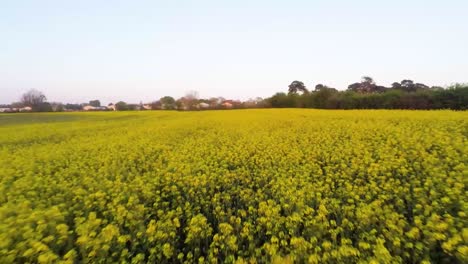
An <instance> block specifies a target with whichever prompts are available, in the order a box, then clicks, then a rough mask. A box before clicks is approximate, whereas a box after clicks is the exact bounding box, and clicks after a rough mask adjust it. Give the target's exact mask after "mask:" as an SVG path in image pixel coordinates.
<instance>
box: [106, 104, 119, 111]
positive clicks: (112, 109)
mask: <svg viewBox="0 0 468 264" xmlns="http://www.w3.org/2000/svg"><path fill="white" fill-rule="evenodd" d="M107 109H109V110H111V111H117V107H116V106H115V104H113V103H110V104H109V105H108V106H107Z"/></svg>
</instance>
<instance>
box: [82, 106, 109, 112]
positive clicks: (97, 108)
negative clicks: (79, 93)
mask: <svg viewBox="0 0 468 264" xmlns="http://www.w3.org/2000/svg"><path fill="white" fill-rule="evenodd" d="M83 110H84V111H106V110H109V109H108V108H107V107H106V106H92V105H85V106H83Z"/></svg>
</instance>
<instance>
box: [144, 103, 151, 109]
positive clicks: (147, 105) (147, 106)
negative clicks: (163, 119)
mask: <svg viewBox="0 0 468 264" xmlns="http://www.w3.org/2000/svg"><path fill="white" fill-rule="evenodd" d="M143 109H145V110H151V109H153V107H152V106H151V105H150V104H145V105H143Z"/></svg>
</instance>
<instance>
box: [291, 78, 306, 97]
mask: <svg viewBox="0 0 468 264" xmlns="http://www.w3.org/2000/svg"><path fill="white" fill-rule="evenodd" d="M288 87H289V90H288V92H289V93H290V94H295V93H297V92H302V93H308V92H309V91H308V90H307V88H306V87H305V85H304V83H303V82H301V81H293V82H292V83H291V84H290V85H289V86H288Z"/></svg>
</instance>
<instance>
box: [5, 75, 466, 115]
mask: <svg viewBox="0 0 468 264" xmlns="http://www.w3.org/2000/svg"><path fill="white" fill-rule="evenodd" d="M243 108H318V109H427V110H429V109H453V110H466V109H468V84H454V85H451V86H448V87H445V88H444V87H440V86H432V87H429V86H427V85H425V84H423V83H418V82H414V81H413V80H408V79H405V80H402V81H401V82H394V83H392V85H391V87H385V86H381V85H377V84H376V82H375V81H374V80H373V79H372V78H371V77H369V76H364V77H362V79H361V81H360V82H356V83H352V84H350V85H349V86H348V88H347V89H346V90H344V91H339V90H337V89H336V88H332V87H329V86H327V85H324V84H317V85H316V86H315V88H314V89H313V90H309V89H307V87H306V86H305V84H304V83H303V82H301V81H297V80H296V81H293V82H292V83H291V84H290V85H289V86H288V90H287V92H278V93H276V94H274V95H273V96H271V97H268V98H265V99H263V98H260V97H257V98H255V99H249V100H246V101H239V100H227V99H225V98H223V97H212V98H208V99H206V98H199V96H198V93H197V92H195V91H191V92H188V93H187V94H186V95H185V96H183V97H181V98H179V99H175V98H173V97H171V96H164V97H161V98H160V99H158V100H155V101H153V102H150V103H146V104H143V103H142V102H140V103H139V104H129V103H126V102H124V101H119V102H117V103H115V104H113V103H110V104H108V105H107V106H102V105H101V102H100V101H99V100H91V101H89V103H82V104H63V103H60V102H51V103H50V102H48V101H47V98H46V96H45V95H44V93H42V92H40V91H37V90H34V89H32V90H29V91H28V92H26V93H24V94H23V95H22V96H21V98H20V101H19V102H15V103H12V104H10V105H0V109H3V111H2V112H23V111H32V112H53V111H54V112H60V111H81V110H95V111H104V110H114V111H128V110H209V109H243Z"/></svg>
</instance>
